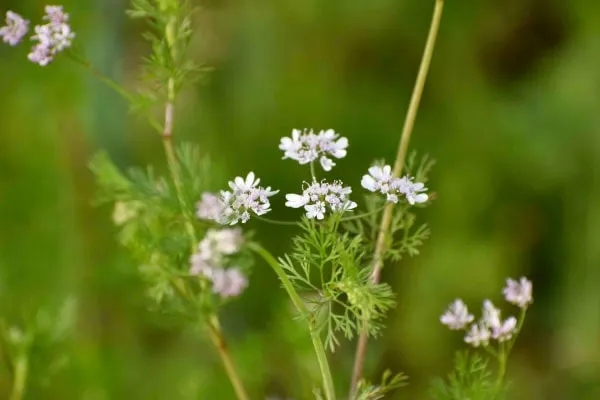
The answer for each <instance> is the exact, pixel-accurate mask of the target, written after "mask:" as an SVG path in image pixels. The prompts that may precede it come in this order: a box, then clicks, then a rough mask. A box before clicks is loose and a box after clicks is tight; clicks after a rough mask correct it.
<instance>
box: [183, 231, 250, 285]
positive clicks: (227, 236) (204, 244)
mask: <svg viewBox="0 0 600 400" xmlns="http://www.w3.org/2000/svg"><path fill="white" fill-rule="evenodd" d="M243 242H244V237H243V235H242V231H241V229H229V228H225V229H219V230H216V229H209V230H208V231H207V232H206V236H205V237H204V239H202V241H201V242H200V244H199V245H198V252H196V253H195V254H193V255H192V257H191V259H190V263H191V268H190V274H191V275H203V276H205V277H206V278H208V279H209V280H210V281H211V282H212V291H213V293H216V294H218V295H219V296H221V297H232V296H237V295H239V294H240V293H241V292H242V291H243V290H244V288H245V287H246V286H247V285H248V280H247V279H246V277H245V276H244V274H243V273H242V272H241V271H240V270H239V269H238V268H236V267H232V268H226V269H225V268H223V265H224V264H226V262H227V256H230V255H232V254H235V253H237V252H238V251H239V250H240V248H241V246H242V244H243Z"/></svg>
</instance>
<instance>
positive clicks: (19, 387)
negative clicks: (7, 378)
mask: <svg viewBox="0 0 600 400" xmlns="http://www.w3.org/2000/svg"><path fill="white" fill-rule="evenodd" d="M28 371H29V359H28V358H27V354H19V355H18V356H17V359H16V361H15V365H14V379H13V387H12V392H11V394H10V400H21V399H22V398H23V395H24V394H25V384H26V383H27V374H28Z"/></svg>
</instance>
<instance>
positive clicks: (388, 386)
mask: <svg viewBox="0 0 600 400" xmlns="http://www.w3.org/2000/svg"><path fill="white" fill-rule="evenodd" d="M407 384H408V376H407V375H405V374H403V373H401V372H400V373H398V374H394V373H392V372H391V371H389V370H386V371H385V372H384V373H383V376H382V377H381V382H380V383H379V384H377V385H374V384H372V383H369V382H367V381H365V380H361V381H360V382H359V383H358V387H357V390H356V396H355V397H354V400H379V399H383V398H384V397H385V396H386V395H387V394H388V393H390V392H391V391H393V390H396V389H398V388H401V387H403V386H406V385H407Z"/></svg>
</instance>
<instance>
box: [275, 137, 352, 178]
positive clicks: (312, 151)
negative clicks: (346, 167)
mask: <svg viewBox="0 0 600 400" xmlns="http://www.w3.org/2000/svg"><path fill="white" fill-rule="evenodd" d="M347 147H348V139H347V138H345V137H340V135H339V134H337V133H335V131H334V130H333V129H328V130H326V131H320V132H319V133H317V134H315V133H313V131H312V130H310V131H309V130H307V129H304V130H302V131H300V130H299V129H293V130H292V137H291V138H290V137H284V138H282V139H281V143H280V144H279V148H280V149H281V150H283V151H284V155H283V158H284V159H286V158H291V159H292V160H296V161H298V162H299V163H300V164H302V165H304V164H308V163H311V162H313V161H315V160H317V159H318V160H319V162H320V163H321V167H323V169H324V170H325V171H331V168H332V167H333V166H335V163H334V162H333V160H332V159H331V158H330V156H332V157H335V158H343V157H345V156H346V153H347V152H346V148H347Z"/></svg>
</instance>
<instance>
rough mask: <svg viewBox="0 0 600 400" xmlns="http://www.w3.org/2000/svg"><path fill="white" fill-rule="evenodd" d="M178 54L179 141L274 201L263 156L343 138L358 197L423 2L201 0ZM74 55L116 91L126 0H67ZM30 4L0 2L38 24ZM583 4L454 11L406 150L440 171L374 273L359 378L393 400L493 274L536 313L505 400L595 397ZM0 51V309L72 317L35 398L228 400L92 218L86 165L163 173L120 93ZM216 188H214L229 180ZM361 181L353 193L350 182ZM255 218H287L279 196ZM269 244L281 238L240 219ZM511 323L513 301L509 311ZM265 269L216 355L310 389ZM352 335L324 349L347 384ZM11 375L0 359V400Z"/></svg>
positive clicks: (272, 160)
mask: <svg viewBox="0 0 600 400" xmlns="http://www.w3.org/2000/svg"><path fill="white" fill-rule="evenodd" d="M197 3H198V5H202V6H203V8H204V10H203V11H202V12H201V13H200V14H198V15H197V18H196V23H197V26H198V30H197V35H196V37H195V38H194V42H193V53H194V54H193V56H194V58H196V59H200V60H206V63H208V64H209V65H212V66H214V67H215V68H216V70H215V72H213V73H212V74H211V75H210V79H209V82H208V84H207V85H204V86H199V87H198V88H195V89H193V90H191V91H188V92H186V94H185V95H184V96H183V98H182V100H181V102H180V104H179V107H178V116H177V117H178V118H177V120H176V125H175V126H176V132H175V135H176V138H177V140H189V141H193V142H196V143H198V144H199V145H200V146H201V148H202V149H204V151H205V152H206V153H207V154H210V156H211V158H212V159H213V161H214V162H215V163H216V164H217V165H219V166H220V167H221V168H222V169H223V173H224V176H228V177H233V176H235V175H241V174H245V173H246V172H247V171H248V170H254V171H255V172H256V173H257V174H258V175H259V176H260V177H262V178H263V181H264V182H266V183H268V184H269V185H271V186H273V187H276V188H280V189H281V190H282V192H283V193H285V192H291V191H293V190H297V188H298V187H299V182H300V181H301V180H302V179H303V178H304V177H305V175H306V173H305V172H306V171H304V170H303V169H301V168H299V167H298V166H297V165H295V164H294V163H293V162H291V161H280V158H281V153H280V151H279V150H278V149H277V145H278V142H279V138H280V137H282V136H284V135H288V134H289V133H290V131H291V129H292V128H296V127H297V128H303V127H313V128H316V129H323V128H334V129H336V131H338V132H340V133H341V134H342V135H344V136H347V137H348V138H349V140H350V147H349V154H348V156H347V157H346V158H345V159H344V160H341V161H340V162H338V167H336V169H334V174H335V175H336V176H339V177H341V178H343V179H344V180H345V181H346V182H347V183H349V184H351V185H352V186H354V187H355V188H358V187H359V182H360V177H361V174H363V173H364V172H365V170H366V168H367V167H368V166H369V164H370V162H371V161H372V160H373V159H375V158H385V159H386V160H388V162H391V161H392V160H393V157H394V155H395V151H396V146H397V142H398V139H399V133H400V130H401V126H402V122H403V118H404V112H405V109H406V107H407V104H408V100H409V97H410V92H411V90H412V85H413V82H414V79H415V75H416V71H417V67H418V63H419V60H420V56H421V52H422V48H423V45H424V41H425V37H426V34H427V29H428V25H429V21H430V17H431V11H432V9H433V0H368V1H352V0H345V1H340V0H302V1H295V0H262V1H249V0H238V1H227V0H223V1H218V0H212V1H203V2H200V1H198V2H197ZM62 4H63V5H64V6H65V8H66V10H67V11H68V12H70V13H71V18H72V25H73V27H74V29H75V30H76V32H77V43H78V44H79V45H80V46H81V47H82V48H84V49H85V52H86V54H87V55H88V57H89V59H90V60H91V61H92V62H93V63H94V64H95V65H96V66H97V67H98V69H99V70H101V71H103V72H104V73H106V74H107V75H109V76H111V77H113V78H114V79H116V80H118V81H119V82H122V83H123V84H124V85H125V86H127V87H134V86H135V85H136V83H137V80H138V73H139V68H138V67H139V59H140V57H142V56H143V55H144V54H146V53H147V51H148V49H147V46H146V43H145V42H143V41H142V40H141V39H140V33H141V32H142V30H143V28H144V26H143V24H142V23H141V22H132V21H130V20H128V19H127V18H126V17H125V16H124V11H125V9H126V8H127V7H128V4H127V1H126V0H65V1H63V2H62ZM43 6H44V3H43V2H40V1H39V0H12V1H11V0H0V12H1V13H2V14H4V12H5V11H6V10H8V9H11V10H14V11H16V12H18V13H21V14H22V15H26V16H28V17H29V18H30V19H33V20H39V18H40V17H41V15H42V14H43ZM599 39H600V5H599V3H598V2H597V1H593V0H502V1H498V0H448V1H447V4H446V8H445V14H444V17H443V22H442V27H441V31H440V35H439V40H438V43H437V48H436V53H435V55H434V58H433V64H432V68H431V72H430V77H429V81H428V84H427V87H426V91H425V94H424V99H423V102H422V107H421V110H420V113H419V116H418V120H417V124H416V127H415V131H414V136H413V140H412V143H411V148H412V149H415V150H417V151H418V152H419V153H420V154H425V153H427V154H430V155H431V156H432V157H433V158H435V159H436V160H437V165H436V167H435V169H434V171H433V174H432V176H431V180H430V182H429V185H428V186H429V187H430V188H431V189H432V190H433V191H435V192H436V193H437V200H436V201H435V202H434V203H433V204H432V206H431V207H429V208H428V209H426V210H424V211H423V212H421V213H420V217H422V219H423V220H426V221H428V222H429V223H430V226H431V230H432V238H431V239H430V240H429V242H428V243H427V244H426V246H425V247H424V248H423V251H422V254H421V255H420V256H418V257H416V258H413V259H408V260H405V261H403V262H402V263H400V264H399V265H395V266H390V267H389V268H387V269H386V270H385V271H384V279H386V280H387V281H388V282H391V283H392V284H393V286H394V287H395V288H396V289H397V291H398V293H399V296H398V300H399V301H398V302H399V306H398V308H397V309H396V310H395V311H394V312H393V313H392V314H391V315H390V319H389V325H388V328H387V329H386V330H385V332H384V336H383V337H382V338H380V339H379V340H377V341H372V342H371V344H370V351H369V359H368V365H367V372H368V375H369V376H370V377H373V378H376V374H377V375H378V374H380V373H381V372H382V371H383V370H384V369H385V368H392V369H393V370H395V371H404V372H406V373H407V374H408V375H409V376H410V381H411V382H410V386H408V387H407V388H405V389H402V390H400V391H398V392H397V393H395V394H394V396H391V398H405V399H425V398H426V395H425V389H426V387H427V385H428V383H429V380H430V378H431V377H432V376H434V375H445V374H446V373H447V372H448V371H449V370H450V368H451V363H452V356H453V352H454V351H455V350H456V349H458V348H462V347H463V344H462V343H461V335H460V334H456V333H453V332H449V331H448V330H447V329H445V328H444V327H443V326H442V325H441V324H439V322H438V321H439V315H440V314H441V313H442V312H443V310H444V309H445V307H446V306H447V304H448V303H450V301H452V300H453V299H454V298H456V297H463V298H464V299H466V300H467V302H468V304H469V305H470V306H471V307H473V308H475V309H478V308H479V307H480V302H481V300H482V299H483V298H486V297H487V298H491V299H492V300H495V301H498V303H500V301H501V294H500V290H501V288H502V287H503V285H504V279H505V278H506V277H508V276H511V277H518V276H521V275H526V276H528V277H529V278H531V279H532V280H533V282H534V296H535V303H534V305H533V307H532V309H531V311H530V316H529V318H528V320H527V322H526V326H525V329H524V331H523V333H522V336H521V338H520V339H519V341H518V342H517V346H516V348H515V351H514V355H513V357H512V358H511V360H510V364H509V375H510V379H511V381H512V382H513V392H512V395H511V397H510V398H514V399H598V398H600V268H599V267H600V245H599V244H600V243H599V241H600V181H599V179H600V177H599V173H600V165H599V164H600V158H599V155H600V40H599ZM27 52H28V45H24V46H20V47H17V48H11V47H9V46H5V45H3V46H0V93H1V96H0V227H1V229H0V282H1V284H0V293H1V295H0V299H1V304H0V309H1V310H2V313H3V314H4V317H5V318H6V319H7V320H9V321H12V322H16V323H18V322H19V321H22V320H24V319H26V318H27V316H28V315H30V314H31V313H32V312H33V310H35V309H36V308H38V307H40V306H45V307H49V306H51V305H53V304H56V303H59V302H60V301H62V300H63V299H64V298H65V297H66V296H74V297H75V298H76V299H77V302H78V304H79V308H78V313H77V322H76V326H75V329H74V331H73V332H72V338H71V340H69V341H68V345H67V346H66V348H65V349H64V351H65V352H67V353H68V354H69V355H70V362H69V364H68V365H67V367H66V368H64V369H62V370H60V372H58V373H57V374H56V375H55V376H53V377H52V379H51V380H49V382H46V383H45V384H44V382H38V379H37V378H39V377H37V376H35V377H34V379H35V381H34V382H33V383H32V386H31V387H30V388H29V389H28V390H29V391H28V398H29V399H85V400H88V399H89V400H100V399H167V398H168V399H200V398H201V399H231V398H233V392H232V391H231V388H230V386H229V384H228V383H227V381H226V379H225V375H224V373H223V371H222V369H221V366H220V363H219V360H218V358H217V357H216V354H215V352H214V350H213V348H212V347H211V345H210V343H209V341H208V340H207V339H206V337H205V336H204V335H203V334H202V333H201V332H199V331H196V330H194V329H190V328H189V327H188V326H187V325H186V324H185V323H183V322H182V321H178V320H170V319H167V321H166V322H165V319H164V318H163V317H162V316H160V315H157V314H156V313H153V312H151V311H148V310H147V308H146V300H145V298H144V293H143V290H144V289H143V285H142V283H141V282H140V280H139V278H138V276H137V274H136V272H135V265H134V264H133V263H132V262H131V261H130V260H129V259H128V257H127V256H126V254H125V253H124V251H123V250H122V249H120V248H119V247H118V246H117V244H116V240H115V239H114V234H115V230H114V228H113V227H112V225H111V222H110V215H111V212H112V210H111V209H110V208H108V207H105V208H94V207H93V206H92V205H91V202H92V198H93V194H94V190H95V184H94V182H93V179H92V176H91V174H90V172H89V171H88V169H87V161H88V159H89V157H90V156H91V155H92V154H93V153H94V152H95V151H96V150H98V149H99V148H104V149H106V150H107V151H108V152H109V153H110V155H111V156H112V157H113V158H114V159H115V160H116V161H117V162H118V163H119V164H120V165H121V166H123V167H126V166H131V165H144V164H148V163H155V164H158V165H159V166H161V168H164V165H165V161H164V156H163V153H162V147H161V143H160V140H159V138H158V137H157V136H156V135H155V134H154V133H153V131H152V130H151V129H150V128H149V127H148V126H147V125H146V124H145V123H144V121H142V120H140V119H138V118H136V117H134V116H132V115H129V114H128V112H127V104H126V103H125V102H124V101H123V100H122V99H121V98H120V97H118V95H116V94H114V93H113V92H111V91H110V90H109V89H107V88H106V87H104V86H103V85H102V84H100V83H98V82H97V81H95V80H94V79H93V78H92V77H91V76H90V75H89V74H88V73H87V72H86V71H84V70H82V69H81V68H79V67H78V66H77V65H75V64H73V63H72V62H70V61H69V60H68V59H67V58H66V57H59V58H58V60H57V61H56V62H55V63H53V64H52V65H50V66H48V67H45V68H41V67H39V66H36V65H33V64H31V63H29V62H28V61H27V58H26V56H27ZM224 183H225V182H224ZM356 191H357V192H359V190H356ZM273 208H274V211H273V217H275V218H279V217H280V218H291V217H292V216H294V215H296V213H293V212H289V211H286V210H285V209H284V207H283V198H282V196H280V197H279V198H278V199H275V200H274V202H273ZM249 227H250V228H253V229H256V230H257V232H258V235H259V237H260V238H261V239H262V240H264V241H265V242H266V243H268V245H269V246H270V247H271V248H272V249H274V252H275V253H277V254H281V253H283V252H284V251H285V250H286V248H287V246H288V242H286V241H283V240H282V239H281V238H282V237H284V236H286V235H289V234H290V233H291V232H290V231H288V230H286V229H285V228H283V229H282V228H274V227H272V226H269V225H264V224H260V223H251V224H249ZM505 309H506V310H507V311H505V312H509V311H512V312H515V310H514V309H511V308H508V307H506V308H505ZM291 315H292V314H291V308H290V304H289V303H288V301H287V299H286V297H285V295H284V293H283V291H282V290H280V288H279V285H278V282H277V280H276V279H275V277H274V275H273V273H272V271H271V270H270V269H269V268H268V267H267V266H266V265H263V264H258V265H257V266H256V268H255V271H254V273H253V275H252V277H251V285H250V288H249V289H248V291H247V292H246V293H245V294H244V296H243V298H242V300H241V301H238V302H236V303H234V304H232V305H230V306H228V307H227V308H226V309H225V310H224V314H223V321H224V322H223V323H224V326H225V329H226V332H227V335H228V337H229V338H230V342H231V343H230V347H231V351H232V353H233V354H234V357H235V359H236V361H237V363H238V364H239V367H240V369H241V370H242V371H243V372H242V374H243V378H244V380H245V381H246V382H247V384H248V386H249V388H250V390H251V392H252V397H253V398H257V399H259V398H264V397H266V396H267V395H279V396H281V397H284V396H289V397H292V396H293V397H295V398H306V396H307V395H308V393H310V391H309V390H310V383H311V381H317V380H318V369H317V365H316V361H315V359H314V356H313V354H312V351H311V345H310V342H309V340H308V337H307V335H306V334H305V333H304V332H303V329H301V328H299V325H297V323H296V322H294V321H291V320H290V316H291ZM353 350H354V344H353V343H348V344H347V345H345V346H343V347H342V348H341V349H340V350H339V351H338V352H336V353H335V354H334V355H332V357H331V360H332V361H331V362H332V365H333V368H334V370H335V380H336V384H337V385H338V392H339V393H345V390H346V388H347V386H348V381H349V376H350V372H351V365H352V353H353ZM10 386H11V377H10V374H9V372H8V370H7V369H6V367H5V366H2V367H0V398H7V396H8V392H9V390H10Z"/></svg>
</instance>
